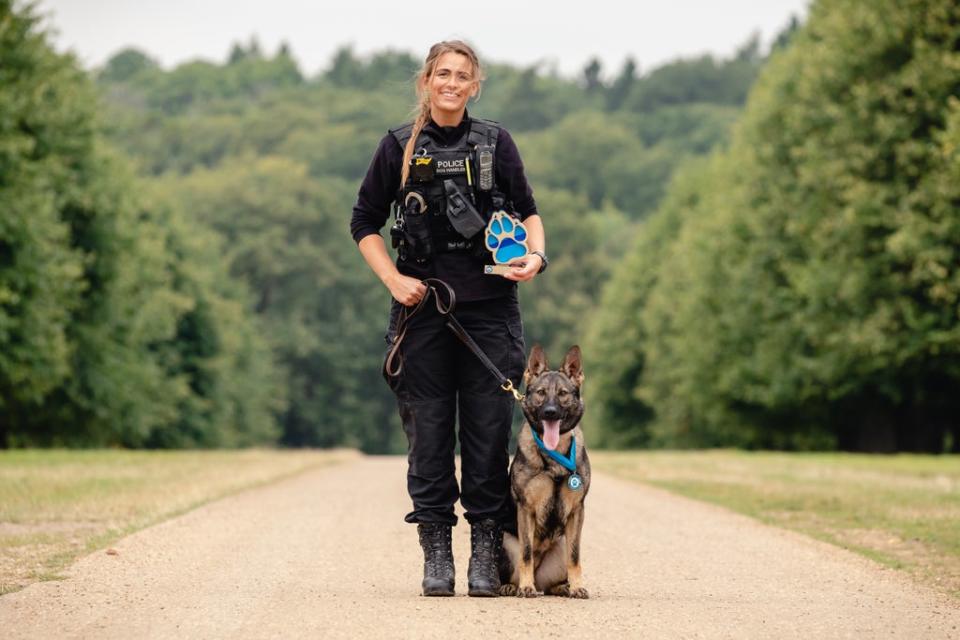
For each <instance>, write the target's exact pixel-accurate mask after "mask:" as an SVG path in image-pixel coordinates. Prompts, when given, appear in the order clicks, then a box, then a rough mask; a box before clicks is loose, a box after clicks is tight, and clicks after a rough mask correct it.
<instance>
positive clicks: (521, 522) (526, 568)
mask: <svg viewBox="0 0 960 640" xmlns="http://www.w3.org/2000/svg"><path fill="white" fill-rule="evenodd" d="M536 529H537V517H536V514H535V513H533V512H531V511H530V509H529V508H528V507H520V508H519V509H518V510H517V533H518V534H519V535H518V537H519V538H520V563H519V571H518V573H519V576H518V582H519V585H518V588H517V595H518V596H520V597H521V598H535V597H536V596H537V587H536V585H535V584H534V581H533V575H534V571H533V569H534V567H533V536H534V533H535V531H536Z"/></svg>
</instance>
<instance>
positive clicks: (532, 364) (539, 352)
mask: <svg viewBox="0 0 960 640" xmlns="http://www.w3.org/2000/svg"><path fill="white" fill-rule="evenodd" d="M546 370H547V356H546V354H545V353H544V352H543V348H542V347H541V346H540V345H539V344H535V345H533V349H531V350H530V357H529V358H527V370H526V371H524V372H523V381H524V383H525V384H528V385H529V384H530V381H531V380H533V379H534V378H536V377H537V376H539V375H540V374H541V373H543V372H544V371H546Z"/></svg>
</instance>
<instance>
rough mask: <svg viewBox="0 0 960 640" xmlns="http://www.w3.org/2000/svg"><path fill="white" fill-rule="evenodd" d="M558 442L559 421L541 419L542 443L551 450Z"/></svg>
mask: <svg viewBox="0 0 960 640" xmlns="http://www.w3.org/2000/svg"><path fill="white" fill-rule="evenodd" d="M558 444H560V421H559V420H544V421H543V445H544V446H545V447H546V448H547V449H550V450H551V451H553V450H554V449H556V448H557V445H558Z"/></svg>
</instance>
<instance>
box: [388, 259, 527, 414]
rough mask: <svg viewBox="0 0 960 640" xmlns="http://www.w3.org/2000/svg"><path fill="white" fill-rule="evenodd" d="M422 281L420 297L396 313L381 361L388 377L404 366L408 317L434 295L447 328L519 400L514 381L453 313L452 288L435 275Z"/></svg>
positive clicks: (504, 388)
mask: <svg viewBox="0 0 960 640" xmlns="http://www.w3.org/2000/svg"><path fill="white" fill-rule="evenodd" d="M423 283H424V284H425V285H426V286H427V293H426V294H424V296H423V297H422V298H420V301H419V302H418V303H417V304H416V305H415V306H414V307H412V308H411V307H406V306H404V307H403V308H401V309H400V314H399V316H398V317H397V333H396V336H395V337H394V339H393V346H391V347H390V351H389V352H388V353H387V358H386V360H384V362H383V371H384V373H385V374H387V375H388V376H390V377H391V378H394V377H396V376H398V375H400V371H401V370H402V369H403V356H401V355H400V343H401V342H403V338H404V337H405V336H406V335H407V329H408V326H407V325H408V323H409V322H410V319H411V318H413V316H415V315H417V313H419V312H420V310H421V309H423V307H424V306H425V305H426V304H427V300H428V299H429V298H430V297H433V299H434V304H435V305H436V308H437V312H438V313H439V314H440V315H442V316H444V317H445V318H446V326H447V328H448V329H450V331H452V332H453V335H455V336H457V338H459V340H460V342H462V343H463V344H464V345H466V347H467V348H468V349H470V351H472V352H473V354H474V355H475V356H477V358H479V359H480V362H482V363H483V365H484V366H485V367H486V368H487V369H489V370H490V373H492V374H493V376H494V377H495V378H496V379H497V382H499V383H500V388H501V389H503V390H504V391H506V392H507V393H511V394H513V398H514V399H515V400H516V401H517V402H522V401H523V394H522V393H520V392H519V391H517V390H516V389H515V388H514V386H513V381H512V380H511V379H510V378H508V377H507V376H505V375H503V373H501V372H500V369H497V366H496V365H495V364H493V362H492V361H491V360H490V358H488V357H487V354H485V353H484V352H483V350H482V349H480V347H479V346H477V343H476V342H474V340H473V338H471V337H470V334H469V333H467V330H466V329H464V328H463V325H461V324H460V322H459V321H458V320H457V318H456V316H454V315H453V310H454V308H455V307H456V306H457V296H456V294H455V293H454V292H453V288H452V287H451V286H450V285H449V284H447V283H446V282H444V281H443V280H440V279H438V278H425V279H424V280H423ZM440 290H443V291H444V292H445V293H446V299H447V302H446V303H444V301H443V298H442V297H441V296H440Z"/></svg>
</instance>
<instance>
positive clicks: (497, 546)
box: [467, 518, 503, 598]
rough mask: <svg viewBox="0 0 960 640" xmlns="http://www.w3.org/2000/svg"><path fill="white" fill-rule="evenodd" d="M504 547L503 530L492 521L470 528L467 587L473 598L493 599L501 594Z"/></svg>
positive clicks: (473, 525) (474, 524)
mask: <svg viewBox="0 0 960 640" xmlns="http://www.w3.org/2000/svg"><path fill="white" fill-rule="evenodd" d="M502 547H503V529H501V528H500V525H499V524H497V523H496V522H494V521H493V520H491V519H489V518H488V519H486V520H481V521H480V522H475V523H473V524H472V525H471V526H470V568H469V569H467V586H468V588H469V594H470V595H471V596H482V597H488V598H489V597H493V596H496V595H499V592H500V573H499V569H498V563H499V559H500V552H501V549H502Z"/></svg>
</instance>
